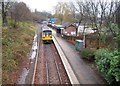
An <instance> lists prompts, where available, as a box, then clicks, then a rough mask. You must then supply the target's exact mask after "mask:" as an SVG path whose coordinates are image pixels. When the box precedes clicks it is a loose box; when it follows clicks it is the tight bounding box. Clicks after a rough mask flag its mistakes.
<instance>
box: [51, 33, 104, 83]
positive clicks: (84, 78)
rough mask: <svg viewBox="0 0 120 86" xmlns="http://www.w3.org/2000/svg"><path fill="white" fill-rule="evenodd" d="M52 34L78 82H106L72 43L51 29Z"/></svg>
mask: <svg viewBox="0 0 120 86" xmlns="http://www.w3.org/2000/svg"><path fill="white" fill-rule="evenodd" d="M53 35H54V37H55V39H56V40H57V41H58V43H59V45H60V46H61V48H62V50H63V52H64V54H65V56H66V59H67V60H68V62H69V64H70V65H71V67H72V70H73V71H74V73H75V75H76V77H77V79H78V81H79V83H80V84H106V83H105V80H104V79H103V78H102V77H101V76H100V75H98V74H96V72H95V71H94V70H93V69H91V68H90V67H89V66H88V65H87V64H86V63H85V62H84V61H83V59H82V58H81V57H80V55H79V52H78V51H76V50H75V46H74V45H72V44H70V43H68V42H67V41H66V40H64V39H63V38H61V37H58V36H57V35H56V32H55V31H53Z"/></svg>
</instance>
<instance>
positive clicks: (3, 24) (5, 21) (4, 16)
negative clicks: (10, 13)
mask: <svg viewBox="0 0 120 86" xmlns="http://www.w3.org/2000/svg"><path fill="white" fill-rule="evenodd" d="M4 8H5V5H4V2H2V26H5V25H6V23H7V19H6V12H5V9H4Z"/></svg>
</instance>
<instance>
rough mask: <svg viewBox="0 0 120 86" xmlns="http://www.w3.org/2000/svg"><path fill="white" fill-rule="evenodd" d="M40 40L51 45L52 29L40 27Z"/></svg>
mask: <svg viewBox="0 0 120 86" xmlns="http://www.w3.org/2000/svg"><path fill="white" fill-rule="evenodd" d="M42 40H43V43H52V42H53V39H52V29H51V28H49V27H48V26H43V27H42Z"/></svg>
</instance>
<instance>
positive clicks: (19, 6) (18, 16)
mask: <svg viewBox="0 0 120 86" xmlns="http://www.w3.org/2000/svg"><path fill="white" fill-rule="evenodd" d="M10 14H11V19H13V20H14V25H13V26H14V28H16V25H17V22H20V21H29V20H32V14H31V11H30V9H29V8H28V7H27V5H26V4H25V3H23V2H19V3H18V2H16V3H14V5H13V6H12V8H11V9H10Z"/></svg>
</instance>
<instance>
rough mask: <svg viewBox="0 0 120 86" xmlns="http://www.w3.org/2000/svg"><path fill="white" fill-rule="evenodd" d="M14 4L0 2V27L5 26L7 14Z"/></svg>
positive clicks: (9, 0) (9, 1)
mask: <svg viewBox="0 0 120 86" xmlns="http://www.w3.org/2000/svg"><path fill="white" fill-rule="evenodd" d="M14 2H15V1H12V0H6V1H4V0H3V1H2V2H0V3H1V4H2V26H4V25H6V24H7V13H8V11H9V9H10V8H11V7H12V5H13V3H14Z"/></svg>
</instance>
